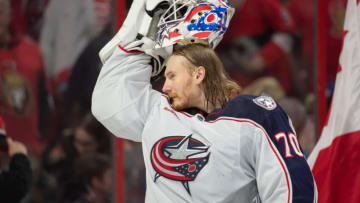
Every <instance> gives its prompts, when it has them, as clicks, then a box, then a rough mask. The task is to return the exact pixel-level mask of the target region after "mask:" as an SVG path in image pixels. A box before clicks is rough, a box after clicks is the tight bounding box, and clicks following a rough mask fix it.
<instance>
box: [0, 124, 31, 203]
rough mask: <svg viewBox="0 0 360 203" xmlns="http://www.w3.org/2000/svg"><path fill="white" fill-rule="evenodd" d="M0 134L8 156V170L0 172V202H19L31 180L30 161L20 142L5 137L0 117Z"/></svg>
mask: <svg viewBox="0 0 360 203" xmlns="http://www.w3.org/2000/svg"><path fill="white" fill-rule="evenodd" d="M0 136H1V137H2V139H6V144H7V147H5V148H7V149H8V150H7V152H8V155H9V157H10V164H9V170H8V171H3V172H1V173H0V198H1V202H4V203H5V202H6V203H17V202H20V201H21V200H22V199H23V198H24V196H25V195H26V194H27V192H28V190H29V185H30V182H31V173H32V171H31V168H30V161H29V159H28V157H27V149H26V147H25V145H24V144H22V143H21V142H17V141H14V140H13V139H12V138H10V137H7V138H6V131H5V125H4V122H3V120H2V118H1V117H0Z"/></svg>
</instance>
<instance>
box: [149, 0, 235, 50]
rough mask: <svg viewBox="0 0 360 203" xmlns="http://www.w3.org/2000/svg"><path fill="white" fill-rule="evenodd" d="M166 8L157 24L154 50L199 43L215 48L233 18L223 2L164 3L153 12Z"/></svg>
mask: <svg viewBox="0 0 360 203" xmlns="http://www.w3.org/2000/svg"><path fill="white" fill-rule="evenodd" d="M153 2H154V1H153ZM166 4H167V5H168V8H167V9H166V11H165V12H164V13H163V14H162V15H161V17H160V19H159V21H158V23H157V28H158V30H157V33H156V38H155V39H154V40H155V42H156V46H155V48H164V47H168V46H171V45H174V44H176V43H179V44H187V43H191V42H197V41H199V40H200V41H207V42H208V44H209V45H210V46H211V47H212V48H215V47H216V46H217V45H218V44H219V42H220V41H221V39H222V37H223V35H224V33H225V31H226V29H227V27H228V26H229V23H230V19H231V17H232V16H233V14H234V8H233V7H232V6H231V5H230V4H228V3H227V2H226V1H224V0H207V1H204V0H201V1H200V0H168V1H167V2H162V3H160V4H158V5H157V8H155V10H156V9H159V8H161V7H166ZM148 5H150V4H148ZM148 5H147V6H148ZM153 23H154V22H153Z"/></svg>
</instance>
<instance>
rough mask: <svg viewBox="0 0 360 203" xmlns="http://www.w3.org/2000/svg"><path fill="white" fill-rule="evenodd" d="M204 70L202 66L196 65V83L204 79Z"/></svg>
mask: <svg viewBox="0 0 360 203" xmlns="http://www.w3.org/2000/svg"><path fill="white" fill-rule="evenodd" d="M205 74H206V70H205V67H204V66H198V67H196V69H195V82H196V84H201V82H202V81H203V80H204V79H205Z"/></svg>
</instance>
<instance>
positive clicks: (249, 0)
mask: <svg viewBox="0 0 360 203" xmlns="http://www.w3.org/2000/svg"><path fill="white" fill-rule="evenodd" d="M230 3H231V4H233V5H234V7H235V8H236V9H237V10H236V13H235V15H234V17H233V20H232V22H231V25H230V26H229V29H228V31H227V32H226V34H225V36H224V40H223V43H224V46H222V47H219V49H221V48H222V49H223V50H225V51H221V52H222V54H221V58H222V59H223V60H222V61H224V65H225V67H227V68H228V69H230V74H232V72H237V71H241V74H238V75H237V77H238V78H235V79H236V80H237V81H238V82H239V83H240V84H241V85H242V86H244V87H245V86H247V85H248V84H249V83H251V82H252V81H253V80H255V79H257V78H258V77H262V76H265V75H270V76H272V77H275V78H276V79H277V80H279V82H280V83H281V85H282V86H283V88H284V89H285V91H286V92H289V91H290V90H291V88H292V80H291V78H290V77H291V70H290V68H292V67H291V65H290V58H289V55H290V54H291V51H292V43H293V36H292V34H293V33H294V32H295V24H294V22H293V20H292V18H291V17H290V15H289V14H288V12H287V10H286V8H285V7H284V6H282V5H281V4H280V3H279V2H278V1H277V0H240V1H238V0H236V1H235V0H234V1H230Z"/></svg>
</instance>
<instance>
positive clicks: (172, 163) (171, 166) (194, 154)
mask: <svg viewBox="0 0 360 203" xmlns="http://www.w3.org/2000/svg"><path fill="white" fill-rule="evenodd" d="M208 149H209V146H207V145H205V144H204V143H202V142H200V141H199V140H197V139H194V138H192V135H188V136H186V137H184V136H172V137H164V138H162V139H160V140H159V141H157V142H156V143H155V144H154V146H153V148H152V149H151V155H150V159H151V164H152V166H153V168H154V170H155V171H156V175H155V179H154V181H156V180H157V179H158V178H159V177H165V178H168V179H171V180H175V181H180V182H181V183H182V184H183V186H184V187H185V189H186V191H187V192H188V193H189V194H190V195H191V193H190V188H189V183H188V182H189V181H194V180H195V179H196V177H197V175H198V174H199V173H200V171H201V170H202V169H203V168H204V166H205V165H206V164H207V163H208V161H209V157H210V152H209V151H208Z"/></svg>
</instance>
